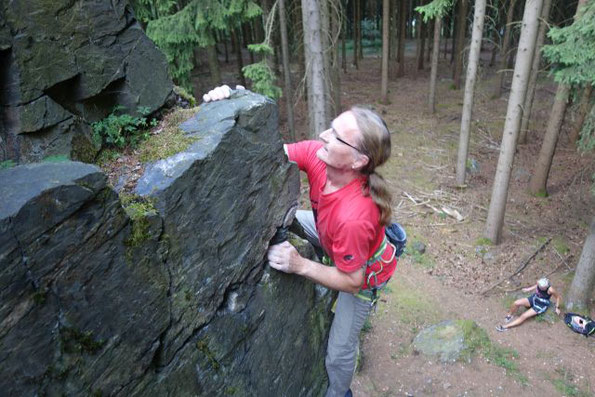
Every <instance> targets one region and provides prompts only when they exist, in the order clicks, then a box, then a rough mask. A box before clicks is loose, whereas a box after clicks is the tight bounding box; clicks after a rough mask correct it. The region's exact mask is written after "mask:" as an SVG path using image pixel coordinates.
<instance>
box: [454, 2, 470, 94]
mask: <svg viewBox="0 0 595 397" xmlns="http://www.w3.org/2000/svg"><path fill="white" fill-rule="evenodd" d="M467 1H468V0H460V7H459V16H458V17H457V20H458V23H459V27H458V29H457V44H456V47H457V55H456V59H455V69H454V88H455V90H458V89H460V88H461V75H462V73H463V55H464V54H465V33H466V32H467Z"/></svg>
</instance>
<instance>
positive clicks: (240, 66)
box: [231, 29, 246, 87]
mask: <svg viewBox="0 0 595 397" xmlns="http://www.w3.org/2000/svg"><path fill="white" fill-rule="evenodd" d="M231 37H232V39H233V41H234V42H235V43H236V62H237V65H238V75H239V79H240V82H241V83H242V85H243V86H244V87H245V86H246V78H245V77H244V72H243V71H242V69H243V68H244V60H243V59H242V44H241V43H240V38H239V37H238V34H237V30H236V29H231Z"/></svg>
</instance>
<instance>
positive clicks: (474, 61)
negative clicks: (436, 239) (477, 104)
mask: <svg viewBox="0 0 595 397" xmlns="http://www.w3.org/2000/svg"><path fill="white" fill-rule="evenodd" d="M485 11H486V0H476V2H475V15H474V17H473V33H472V36H471V48H470V49H469V62H468V64H467V78H466V80H465V99H464V101H463V116H462V118H461V134H460V136H459V151H458V156H457V179H456V181H457V184H458V185H459V186H463V185H464V184H465V168H466V167H467V154H468V152H469V136H470V134H471V114H472V112H473V96H474V94H475V78H476V77H477V69H478V66H479V55H480V53H481V42H482V38H483V24H484V21H485Z"/></svg>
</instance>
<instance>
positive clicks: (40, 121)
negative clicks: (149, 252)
mask: <svg viewBox="0 0 595 397" xmlns="http://www.w3.org/2000/svg"><path fill="white" fill-rule="evenodd" d="M0 15H2V16H3V18H0V87H2V88H1V91H0V108H1V109H2V110H1V111H0V162H1V161H5V160H13V161H15V162H17V163H25V162H31V161H38V160H40V159H43V158H44V157H47V156H51V155H67V156H69V157H70V158H73V159H78V160H82V161H90V159H91V158H92V157H93V156H94V154H95V152H96V150H97V148H95V147H94V145H93V143H92V141H91V139H90V127H89V124H90V123H92V122H95V121H98V120H100V119H102V118H103V117H105V116H106V115H108V114H109V113H110V112H111V111H112V110H113V108H114V106H115V105H117V104H120V105H123V106H125V107H126V108H128V109H129V111H130V112H132V113H134V112H136V110H137V107H139V106H142V107H147V108H148V110H149V112H153V111H155V110H157V109H159V108H160V107H161V106H163V104H164V102H165V101H166V99H167V98H168V97H169V95H170V94H171V92H172V82H171V80H170V78H169V76H168V74H167V62H166V59H165V56H164V55H163V54H162V53H161V52H160V51H159V50H158V49H157V48H156V47H155V45H154V44H153V43H152V42H151V40H149V39H148V38H147V36H146V35H145V34H144V32H143V31H142V29H141V27H140V25H139V24H138V23H137V22H136V20H135V18H134V15H133V14H132V10H131V8H130V5H129V4H128V2H127V1H124V0H116V1H84V0H55V1H33V0H19V1H10V2H6V1H4V2H1V3H0Z"/></svg>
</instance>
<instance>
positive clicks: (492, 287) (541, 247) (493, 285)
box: [481, 237, 552, 295]
mask: <svg viewBox="0 0 595 397" xmlns="http://www.w3.org/2000/svg"><path fill="white" fill-rule="evenodd" d="M550 241H552V238H551V237H550V238H548V239H547V240H546V241H545V243H543V244H541V246H540V247H539V248H537V249H536V250H535V252H533V254H531V256H530V257H529V258H527V260H525V262H524V263H523V264H522V265H520V266H519V267H518V269H516V270H515V272H514V273H512V274H511V275H509V276H508V277H505V278H503V279H502V280H500V281H498V282H497V283H495V284H492V285H491V286H490V287H488V288H486V289H485V290H483V291H481V295H485V294H486V293H487V292H489V291H491V290H492V289H494V288H495V287H497V286H498V285H500V284H502V283H503V282H504V281H506V280H509V279H511V278H512V277H514V276H516V275H517V274H519V273H520V272H522V271H523V270H525V268H526V267H527V265H528V264H529V262H531V259H533V258H535V257H536V256H537V254H538V253H539V251H541V250H542V249H543V248H544V247H545V246H546V245H548V244H549V242H550Z"/></svg>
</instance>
